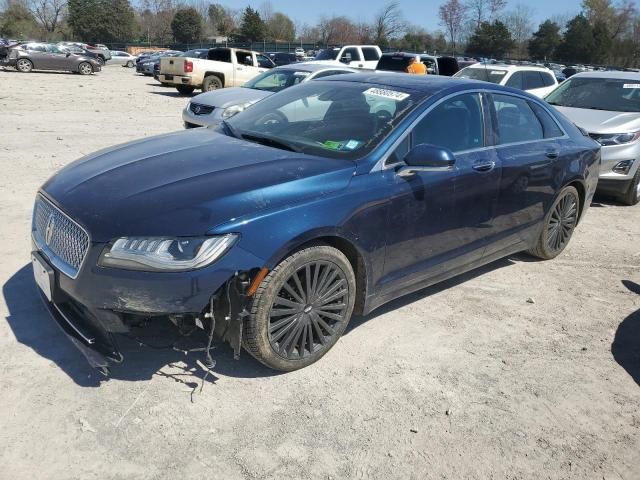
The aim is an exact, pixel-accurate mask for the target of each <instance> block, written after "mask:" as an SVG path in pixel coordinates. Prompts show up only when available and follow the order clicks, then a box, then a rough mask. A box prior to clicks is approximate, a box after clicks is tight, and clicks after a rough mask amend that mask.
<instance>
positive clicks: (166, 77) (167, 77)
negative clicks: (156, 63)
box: [164, 75, 173, 80]
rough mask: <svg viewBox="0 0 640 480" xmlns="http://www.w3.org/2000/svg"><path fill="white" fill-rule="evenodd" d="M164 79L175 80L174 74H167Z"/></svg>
mask: <svg viewBox="0 0 640 480" xmlns="http://www.w3.org/2000/svg"><path fill="white" fill-rule="evenodd" d="M164 79H165V80H173V75H165V76H164Z"/></svg>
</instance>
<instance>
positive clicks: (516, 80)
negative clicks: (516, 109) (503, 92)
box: [505, 72, 524, 90]
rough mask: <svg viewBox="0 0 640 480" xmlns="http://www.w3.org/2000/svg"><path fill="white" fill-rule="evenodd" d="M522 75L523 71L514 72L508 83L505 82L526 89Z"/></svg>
mask: <svg viewBox="0 0 640 480" xmlns="http://www.w3.org/2000/svg"><path fill="white" fill-rule="evenodd" d="M522 77H523V75H522V72H514V73H513V75H511V76H510V77H509V80H507V83H505V86H507V87H511V88H517V89H518V90H524V81H523V78H522Z"/></svg>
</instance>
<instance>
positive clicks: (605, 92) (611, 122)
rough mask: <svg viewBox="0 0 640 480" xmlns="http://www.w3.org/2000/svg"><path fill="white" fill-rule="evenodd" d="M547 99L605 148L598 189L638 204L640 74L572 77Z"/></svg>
mask: <svg viewBox="0 0 640 480" xmlns="http://www.w3.org/2000/svg"><path fill="white" fill-rule="evenodd" d="M546 100H547V102H548V103H550V104H551V105H553V106H554V107H555V108H557V109H558V110H559V111H560V112H561V113H563V114H565V115H566V116H567V117H569V119H570V120H571V121H572V122H573V123H575V124H576V125H578V126H579V127H580V128H582V129H583V130H584V131H585V132H587V133H588V134H589V136H590V137H591V138H593V139H594V140H595V141H597V142H598V143H600V145H602V166H601V168H600V180H599V181H598V190H599V191H600V192H602V193H608V194H612V195H615V196H616V197H618V199H619V200H620V201H622V202H623V203H625V204H627V205H635V204H636V203H638V202H639V201H640V73H632V72H585V73H578V74H576V75H573V76H572V77H571V78H569V79H568V80H565V81H564V82H563V83H562V84H560V86H559V87H558V88H556V89H555V90H554V91H553V92H551V93H550V94H549V95H548V96H547V97H546Z"/></svg>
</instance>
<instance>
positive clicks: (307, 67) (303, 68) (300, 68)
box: [272, 62, 357, 73]
mask: <svg viewBox="0 0 640 480" xmlns="http://www.w3.org/2000/svg"><path fill="white" fill-rule="evenodd" d="M272 70H295V71H296V72H310V73H315V72H319V71H322V70H344V71H353V72H356V71H357V70H356V69H355V68H349V67H347V66H344V67H341V66H340V65H327V64H326V63H309V62H300V63H290V64H289V65H281V66H280V67H275V68H273V69H272Z"/></svg>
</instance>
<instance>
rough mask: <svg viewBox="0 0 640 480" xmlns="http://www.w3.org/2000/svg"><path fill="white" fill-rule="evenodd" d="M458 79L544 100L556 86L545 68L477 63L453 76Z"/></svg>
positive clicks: (552, 76)
mask: <svg viewBox="0 0 640 480" xmlns="http://www.w3.org/2000/svg"><path fill="white" fill-rule="evenodd" d="M454 77H458V78H468V79H471V80H483V81H485V82H491V83H497V84H498V85H505V86H507V87H511V88H517V89H518V90H524V91H526V92H529V93H531V94H532V95H535V96H536V97H540V98H544V97H545V96H546V95H548V94H549V93H550V92H551V91H552V90H553V89H554V88H556V86H557V85H558V80H557V79H556V77H555V76H554V75H553V72H552V71H551V70H549V69H548V68H545V67H535V66H519V65H506V64H504V63H495V64H489V65H488V64H486V63H477V64H475V65H472V66H470V67H467V68H463V69H462V70H460V71H459V72H458V73H456V74H455V75H454Z"/></svg>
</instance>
